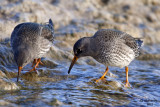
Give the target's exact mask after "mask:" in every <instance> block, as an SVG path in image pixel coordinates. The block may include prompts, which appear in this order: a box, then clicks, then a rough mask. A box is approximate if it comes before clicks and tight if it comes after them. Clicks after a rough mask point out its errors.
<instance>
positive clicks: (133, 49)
mask: <svg viewBox="0 0 160 107" xmlns="http://www.w3.org/2000/svg"><path fill="white" fill-rule="evenodd" d="M93 38H95V40H96V44H95V45H97V46H95V47H99V55H97V57H95V59H97V60H98V61H99V62H101V63H105V64H107V65H110V66H117V67H123V66H127V65H128V64H129V63H130V62H131V61H132V60H133V59H134V58H135V57H136V56H138V55H139V48H140V46H141V44H142V41H141V40H140V39H135V38H133V37H132V36H130V35H129V34H127V33H124V32H121V31H118V30H114V29H101V30H99V31H97V32H96V33H95V35H94V36H93Z"/></svg>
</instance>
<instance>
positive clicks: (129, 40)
mask: <svg viewBox="0 0 160 107" xmlns="http://www.w3.org/2000/svg"><path fill="white" fill-rule="evenodd" d="M120 39H122V40H123V41H124V43H125V44H126V45H127V46H129V47H130V48H131V49H133V51H134V52H135V56H138V55H139V48H140V47H141V45H142V43H143V41H142V40H140V39H139V38H134V37H132V36H130V35H129V34H127V33H123V34H122V35H121V37H120Z"/></svg>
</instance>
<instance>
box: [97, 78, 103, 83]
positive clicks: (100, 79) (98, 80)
mask: <svg viewBox="0 0 160 107" xmlns="http://www.w3.org/2000/svg"><path fill="white" fill-rule="evenodd" d="M104 80H105V77H101V78H99V79H97V80H96V83H98V82H100V81H104Z"/></svg>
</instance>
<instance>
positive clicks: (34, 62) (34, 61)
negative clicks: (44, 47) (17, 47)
mask: <svg viewBox="0 0 160 107" xmlns="http://www.w3.org/2000/svg"><path fill="white" fill-rule="evenodd" d="M36 63H37V59H34V60H33V63H32V67H33V66H34V65H35V64H36Z"/></svg>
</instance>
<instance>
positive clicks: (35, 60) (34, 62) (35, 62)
mask: <svg viewBox="0 0 160 107" xmlns="http://www.w3.org/2000/svg"><path fill="white" fill-rule="evenodd" d="M37 61H38V59H34V61H33V63H32V67H33V66H34V65H35V64H37ZM39 64H40V65H44V64H43V63H42V62H41V60H40V62H39Z"/></svg>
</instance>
